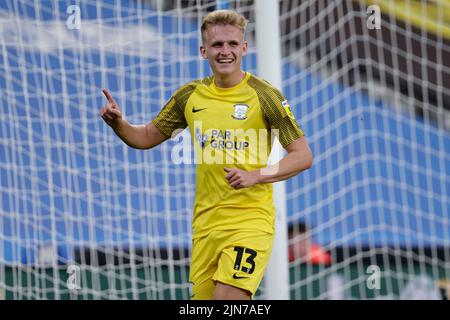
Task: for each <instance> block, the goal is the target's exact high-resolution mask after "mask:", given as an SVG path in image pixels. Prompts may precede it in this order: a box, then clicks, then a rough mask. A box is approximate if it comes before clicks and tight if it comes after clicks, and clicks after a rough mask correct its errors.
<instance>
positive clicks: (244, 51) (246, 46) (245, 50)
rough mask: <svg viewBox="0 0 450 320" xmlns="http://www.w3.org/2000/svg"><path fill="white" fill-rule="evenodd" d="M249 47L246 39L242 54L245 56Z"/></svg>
mask: <svg viewBox="0 0 450 320" xmlns="http://www.w3.org/2000/svg"><path fill="white" fill-rule="evenodd" d="M247 48H248V42H247V41H244V43H243V45H242V56H245V55H246V54H247Z"/></svg>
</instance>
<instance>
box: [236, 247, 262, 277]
mask: <svg viewBox="0 0 450 320" xmlns="http://www.w3.org/2000/svg"><path fill="white" fill-rule="evenodd" d="M234 251H235V252H236V260H235V262H234V270H236V271H239V270H240V271H242V272H245V273H247V274H252V273H253V271H255V267H256V266H255V258H256V255H257V252H256V251H255V250H253V249H250V248H244V247H234ZM244 254H245V265H242V258H243V256H244Z"/></svg>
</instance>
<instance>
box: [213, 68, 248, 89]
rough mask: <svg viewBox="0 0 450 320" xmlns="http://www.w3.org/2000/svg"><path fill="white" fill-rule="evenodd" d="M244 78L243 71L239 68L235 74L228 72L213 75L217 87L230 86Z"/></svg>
mask: <svg viewBox="0 0 450 320" xmlns="http://www.w3.org/2000/svg"><path fill="white" fill-rule="evenodd" d="M244 78H245V72H244V71H242V70H239V73H237V74H234V75H232V74H230V75H225V76H216V75H214V83H215V85H216V86H217V87H219V88H231V87H234V86H235V85H237V84H239V83H240V82H241V81H242V80H244Z"/></svg>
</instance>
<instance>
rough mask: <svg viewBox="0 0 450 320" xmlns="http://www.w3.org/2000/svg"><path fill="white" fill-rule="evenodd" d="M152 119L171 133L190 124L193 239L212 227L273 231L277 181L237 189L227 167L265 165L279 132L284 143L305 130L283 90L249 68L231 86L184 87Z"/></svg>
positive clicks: (193, 84) (204, 82)
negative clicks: (193, 168) (193, 173)
mask: <svg viewBox="0 0 450 320" xmlns="http://www.w3.org/2000/svg"><path fill="white" fill-rule="evenodd" d="M152 122H153V124H154V125H155V126H156V127H157V128H158V129H159V130H160V131H161V132H162V133H164V134H165V135H166V136H168V137H170V136H171V135H172V133H173V132H174V131H175V130H176V129H183V128H186V127H187V126H189V129H190V133H191V136H192V141H193V144H194V151H195V160H196V165H197V167H196V193H195V202H194V217H193V237H194V238H198V237H202V236H205V235H207V234H208V233H209V232H210V231H212V230H236V229H249V230H251V229H254V230H261V231H265V232H268V233H271V234H272V233H273V232H274V225H275V209H274V205H273V198H272V184H257V185H254V186H252V187H249V188H243V189H237V190H236V189H234V188H232V187H230V185H229V184H228V181H227V179H226V178H225V176H226V172H225V171H224V168H225V167H228V168H240V169H243V170H247V171H250V170H255V169H259V168H263V167H266V166H267V160H268V156H269V153H270V150H271V141H272V138H273V136H274V135H277V136H278V138H279V140H280V143H281V145H282V146H283V147H285V146H287V145H289V144H290V143H291V142H293V141H294V140H296V139H297V138H299V137H301V136H303V135H304V133H303V131H302V130H301V129H300V127H299V125H298V123H297V122H296V120H295V118H294V116H293V115H292V113H291V111H290V109H289V104H288V102H287V100H286V98H285V97H284V96H283V94H281V93H280V92H279V91H278V90H277V89H276V88H274V87H273V86H271V85H270V84H269V83H267V82H266V81H264V80H262V79H260V78H258V77H256V76H254V75H252V74H251V73H249V72H246V75H245V78H244V79H243V80H242V81H241V82H240V83H239V84H237V85H236V86H234V87H231V88H219V87H217V86H216V85H215V84H214V79H213V77H207V78H204V79H202V80H196V81H193V82H190V83H188V84H186V85H184V86H182V87H181V88H179V89H178V90H177V91H176V92H175V93H174V95H173V96H172V97H171V98H170V100H169V101H168V102H167V104H166V105H165V106H164V108H163V109H162V110H161V112H160V113H159V114H158V115H157V116H156V117H155V118H154V119H153V120H152Z"/></svg>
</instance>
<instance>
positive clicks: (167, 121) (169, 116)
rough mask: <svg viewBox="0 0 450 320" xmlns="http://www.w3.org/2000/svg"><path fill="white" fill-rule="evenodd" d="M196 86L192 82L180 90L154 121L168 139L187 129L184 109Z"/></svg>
mask: <svg viewBox="0 0 450 320" xmlns="http://www.w3.org/2000/svg"><path fill="white" fill-rule="evenodd" d="M196 86H197V83H196V82H192V83H189V84H187V85H185V86H183V87H181V88H180V89H178V90H177V91H176V92H175V94H174V95H172V97H171V98H170V99H169V101H168V102H167V103H166V104H165V105H164V107H163V108H162V109H161V111H160V112H159V114H158V115H157V116H156V117H155V118H154V119H153V120H152V123H153V124H154V125H155V126H156V127H157V128H158V129H159V130H160V131H161V132H162V133H163V134H164V135H166V136H167V137H170V136H172V133H173V132H174V131H175V130H177V129H184V128H186V127H187V122H186V118H185V116H184V108H185V106H186V102H187V100H188V99H189V97H190V96H191V94H192V93H193V92H194V90H195V88H196Z"/></svg>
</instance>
